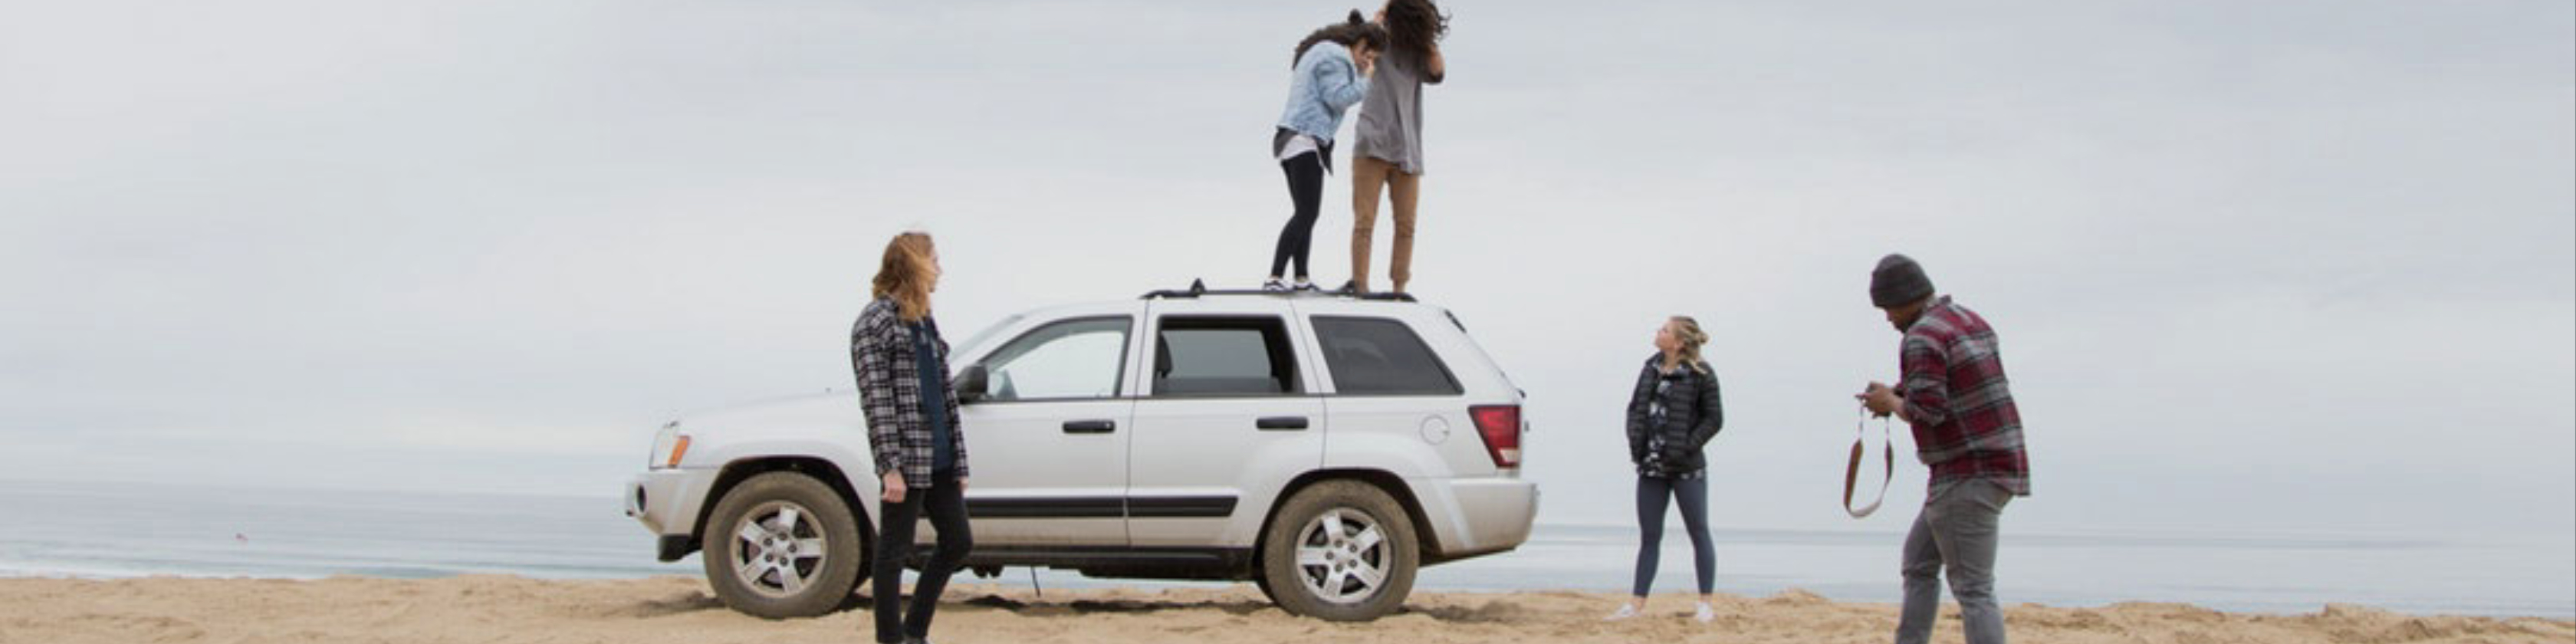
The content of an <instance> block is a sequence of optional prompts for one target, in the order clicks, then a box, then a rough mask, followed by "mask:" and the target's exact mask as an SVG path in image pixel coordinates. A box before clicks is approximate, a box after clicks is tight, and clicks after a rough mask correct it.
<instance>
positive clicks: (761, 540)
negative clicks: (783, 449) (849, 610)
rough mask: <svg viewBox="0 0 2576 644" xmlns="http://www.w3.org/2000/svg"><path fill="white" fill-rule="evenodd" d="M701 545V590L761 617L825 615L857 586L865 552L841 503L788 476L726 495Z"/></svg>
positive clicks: (817, 486) (755, 480) (771, 476)
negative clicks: (703, 587)
mask: <svg viewBox="0 0 2576 644" xmlns="http://www.w3.org/2000/svg"><path fill="white" fill-rule="evenodd" d="M701 541H703V542H704V544H705V545H704V549H705V552H704V553H702V557H703V558H704V559H705V560H706V572H707V585H708V586H711V587H713V588H714V589H715V591H716V597H717V598H718V599H721V600H723V601H724V603H725V605H726V606H729V607H732V608H733V609H734V610H737V611H742V612H743V613H745V614H749V615H753V616H756V617H763V618H768V619H787V618H796V617H814V616H817V615H822V614H825V613H829V612H831V611H832V610H833V609H834V608H838V607H839V606H840V605H841V603H842V602H843V601H844V600H847V599H849V597H850V593H851V591H853V590H855V589H856V588H857V586H858V581H859V577H860V576H861V575H862V574H863V573H865V572H866V569H867V563H868V561H867V559H868V556H867V555H868V550H867V544H866V543H864V542H863V539H862V537H861V535H860V530H859V522H858V521H857V519H856V518H854V517H853V515H852V514H851V510H850V507H849V504H848V503H845V502H843V501H842V500H841V496H840V495H839V494H836V493H834V492H833V491H832V488H831V487H830V486H827V485H824V484H823V482H822V481H818V480H815V479H814V477H811V476H806V475H803V474H798V473H795V472H769V473H766V474H761V475H758V476H753V477H751V478H750V479H749V480H745V481H743V482H742V483H741V484H740V485H736V486H734V488H733V490H732V491H729V492H726V493H725V495H724V499H723V500H722V501H719V502H718V503H717V504H716V509H715V512H714V514H712V515H710V516H709V517H708V520H707V526H706V531H705V533H704V536H703V537H702V539H701Z"/></svg>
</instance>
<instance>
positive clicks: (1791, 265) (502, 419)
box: [0, 0, 2576, 535]
mask: <svg viewBox="0 0 2576 644" xmlns="http://www.w3.org/2000/svg"><path fill="white" fill-rule="evenodd" d="M1448 5H1449V8H1450V9H1451V10H1452V11H1453V12H1454V13H1455V14H1456V22H1455V29H1454V32H1453V33H1452V35H1451V37H1450V38H1449V40H1448V41H1447V45H1446V46H1447V52H1448V58H1449V62H1450V74H1449V83H1448V84H1446V85H1442V86H1438V87H1433V88H1430V89H1428V90H1427V91H1426V92H1425V97H1424V104H1425V106H1424V111H1425V113H1426V117H1425V121H1426V123H1427V128H1426V131H1425V134H1424V138H1425V148H1426V150H1427V159H1426V161H1427V166H1428V169H1429V174H1428V175H1427V176H1426V178H1425V181H1424V193H1423V194H1424V196H1423V198H1422V212H1423V215H1422V223H1421V228H1422V232H1421V235H1422V237H1421V242H1420V246H1419V253H1418V260H1417V266H1416V273H1417V274H1418V278H1417V280H1416V283H1415V287H1416V290H1417V291H1419V292H1420V294H1421V295H1422V296H1423V298H1424V299H1425V300H1427V301H1429V302H1432V303H1435V304H1438V305H1441V306H1444V307H1448V308H1450V309H1452V310H1453V311H1455V312H1456V313H1457V314H1458V315H1459V316H1460V317H1461V318H1462V319H1464V320H1465V322H1466V324H1467V326H1468V327H1469V329H1470V330H1471V331H1473V332H1474V335H1475V336H1476V337H1477V338H1478V339H1479V340H1480V341H1481V342H1482V343H1483V344H1484V346H1485V347H1486V348H1487V349H1488V350H1489V351H1490V352H1491V353H1493V354H1494V356H1495V357H1496V358H1497V359H1498V360H1499V361H1501V362H1502V363H1503V365H1504V367H1505V368H1506V369H1507V370H1508V371H1509V372H1510V374H1511V376H1512V377H1513V378H1514V379H1515V380H1516V381H1518V382H1519V384H1521V385H1522V386H1523V387H1524V388H1525V389H1527V390H1528V391H1529V393H1530V395H1531V398H1530V401H1529V408H1528V413H1529V418H1530V419H1531V422H1532V424H1533V426H1534V428H1535V429H1534V433H1533V434H1532V435H1531V436H1530V437H1529V443H1528V448H1529V457H1528V458H1529V465H1528V468H1527V476H1529V477H1531V478H1533V479H1536V480H1538V481H1540V482H1541V484H1542V485H1543V489H1544V490H1545V491H1546V495H1547V496H1546V503H1545V507H1544V510H1543V518H1544V519H1545V520H1549V521H1582V522H1602V523H1624V522H1626V521H1629V517H1628V516H1627V511H1626V509H1625V508H1626V507H1627V506H1626V502H1625V501H1624V499H1625V497H1626V495H1627V494H1628V489H1629V485H1630V484H1631V474H1630V472H1631V470H1630V468H1629V466H1628V464H1627V463H1626V461H1625V453H1624V452H1623V450H1622V449H1621V448H1622V447H1623V443H1622V441H1623V439H1622V438H1621V437H1620V433H1619V426H1618V422H1619V419H1620V411H1621V406H1622V404H1623V403H1624V402H1625V396H1626V394H1627V387H1628V386H1629V384H1630V383H1631V382H1633V380H1632V378H1633V370H1634V369H1635V368H1636V365H1637V362H1638V361H1639V360H1640V359H1642V358H1643V357H1644V356H1645V355H1646V354H1647V353H1648V352H1649V351H1651V348H1650V347H1649V345H1648V342H1649V339H1650V338H1649V336H1650V334H1651V333H1652V331H1653V329H1654V326H1655V325H1656V324H1657V323H1658V320H1659V319H1660V318H1661V317H1662V316H1664V315H1668V314H1690V315H1695V316H1698V317H1699V318H1700V320H1702V321H1703V323H1704V324H1705V325H1706V326H1707V328H1708V329H1709V330H1710V331H1711V332H1712V333H1713V334H1714V335H1715V336H1716V339H1715V340H1714V341H1713V343H1712V344H1711V346H1710V347H1709V349H1708V355H1709V356H1710V358H1711V359H1712V361H1713V362H1714V363H1715V365H1716V367H1717V369H1718V371H1719V373H1720V375H1721V377H1722V378H1723V379H1724V382H1725V391H1726V404H1727V412H1728V414H1727V417H1728V424H1727V427H1726V430H1725V433H1724V434H1723V435H1722V436H1721V437H1720V438H1719V439H1718V440H1717V441H1716V442H1715V443H1714V445H1713V446H1712V448H1711V456H1712V467H1713V468H1714V474H1713V484H1712V486H1711V487H1712V489H1713V490H1714V491H1715V501H1714V502H1715V504H1716V506H1717V507H1716V515H1717V517H1718V523H1719V525H1720V526H1721V527H1794V528H1834V529H1845V528H1858V529H1878V530H1896V529H1901V527H1902V524H1903V522H1904V521H1906V520H1908V519H1910V517H1911V512H1910V508H1908V505H1910V504H1914V503H1919V501H1920V498H1921V480H1922V477H1923V470H1922V468H1921V466H1919V465H1914V464H1911V463H1903V464H1901V468H1902V469H1900V471H1899V473H1898V485H1897V490H1896V491H1895V492H1894V493H1892V494H1891V498H1890V500H1889V503H1890V504H1891V505H1892V506H1893V507H1896V508H1900V509H1901V510H1900V511H1898V512H1892V513H1889V514H1888V515H1882V516H1880V517H1876V518H1873V519H1871V520H1870V521H1869V522H1867V523H1854V522H1851V521H1850V520H1848V519H1845V518H1843V517H1842V516H1841V514H1840V510H1839V509H1838V508H1837V507H1836V505H1835V503H1836V501H1837V500H1838V499H1837V498H1836V496H1837V494H1838V493H1839V486H1840V477H1841V471H1840V470H1841V467H1842V462H1841V461H1842V458H1843V456H1844V450H1845V447H1846V445H1847V442H1848V441H1849V440H1850V433H1851V431H1852V429H1853V423H1854V419H1855V417H1856V416H1855V413H1854V408H1853V403H1852V402H1851V400H1850V398H1849V394H1850V393H1852V392H1853V391H1855V390H1857V389H1858V388H1859V387H1860V385H1861V384H1862V383H1863V382H1865V381H1867V380H1870V379H1885V378H1889V377H1891V376H1892V375H1893V373H1894V371H1895V347H1896V341H1897V336H1896V334H1895V333H1894V332H1892V331H1891V330H1889V329H1888V328H1887V327H1886V325H1885V323H1884V322H1883V321H1882V320H1881V319H1880V317H1879V314H1878V312H1877V311H1876V310H1874V309H1871V308H1869V306H1868V302H1867V297H1866V293H1865V291H1866V282H1867V273H1868V270H1869V268H1870V266H1871V264H1872V262H1873V261H1874V260H1875V259H1876V258H1877V257H1878V256H1879V255H1881V254H1884V253H1887V252H1891V251H1902V252H1906V253H1909V254H1912V255H1913V256H1915V257H1916V258H1918V259H1920V260H1921V261H1922V262H1923V263H1924V264H1925V266H1926V267H1927V268H1928V270H1929V271H1930V273H1931V275H1932V278H1933V280H1934V281H1935V282H1936V283H1937V284H1938V285H1939V287H1940V289H1941V290H1942V291H1943V292H1945V293H1950V294H1953V295H1955V296H1956V297H1957V298H1958V300H1959V301H1961V302H1963V303H1965V304H1967V305H1969V306H1971V307H1974V308H1976V309H1978V310H1979V311H1981V312H1982V313H1984V314H1985V315H1986V316H1987V317H1988V318H1989V319H1990V320H1992V322H1993V323H1994V324H1995V326H1996V327H1997V329H1998V330H1999V332H2000V334H2001V336H2002V343H2003V348H2004V355H2005V360H2006V364H2007V368H2008V369H2009V371H2010V373H2011V375H2012V377H2013V381H2014V389H2015V393H2016V394H2017V396H2018V398H2019V401H2020V403H2021V405H2022V410H2023V413H2024V416H2025V419H2026V422H2027V423H2028V427H2027V432H2028V436H2029V441H2030V445H2031V461H2032V467H2033V469H2034V477H2035V487H2036V491H2037V496H2036V497H2034V498H2032V499H2027V500H2025V501H2023V502H2018V503H2016V504H2015V505H2014V507H2013V511H2012V513H2011V514H2012V515H2013V518H2012V522H2013V523H2014V525H2015V528H2014V529H2016V530H2022V529H2029V530H2092V529H2147V530H2155V529H2172V530H2204V529H2226V530H2370V531H2395V532H2414V533H2428V534H2443V533H2456V534H2464V535H2465V534H2472V533H2485V532H2491V531H2503V532H2516V533H2535V534H2569V533H2576V509H2571V508H2576V411H2571V410H2576V178H2571V177H2576V116H2571V114H2576V5H2571V4H2569V3H2567V2H2560V1H2534V2H2504V1H2498V2H2446V3H2427V2H2348V1H2341V0H2337V1H2316V2H2266V3H2226V2H2206V3H2181V2H2164V1H2154V2H2129V3H2109V2H2103V3H2038V2H2027V3H1982V2H1971V3H1938V4H1924V3H1884V4H1877V5H1874V6H1855V5H1851V4H1847V3H1810V2H1787V1H1780V2H1756V3H1698V2H1675V3H1637V4H1630V3H1608V4H1602V3H1592V4H1576V3H1496V2H1476V1H1472V0H1455V1H1453V2H1450V3H1448ZM1347 8H1348V7H1347V6H1346V5H1343V4H1332V3H1318V2H1293V3H1289V2H1265V3H1258V4H1253V3H1199V2H1164V3H1073V2H1027V3H992V2H937V3H918V2H916V3H891V2H887V3H874V2H869V3H859V2H724V1H714V0H682V1H657V0H548V1H544V2H526V1H508V2H504V1H498V0H466V1H456V2H421V3H383V2H361V3H352V2H340V1H332V0H245V1H223V2H190V3H166V2H140V1H132V0H99V1H84V2H37V1H34V0H0V299H5V301H6V302H7V306H6V307H5V308H4V309H0V479H44V480H145V481H179V482H190V483H200V482H202V483H212V484H226V485H257V486H273V485H315V486H323V487H335V488H353V489H382V488H398V489H461V490H476V491H504V492H528V493H545V494H594V495H598V496H600V497H601V498H602V499H603V501H602V503H603V508H604V509H603V511H604V512H606V511H613V510H610V509H606V508H612V507H613V502H612V501H609V500H607V499H610V498H611V495H612V494H613V493H614V492H615V489H616V486H617V485H619V484H620V482H622V481H623V480H624V478H625V477H627V476H628V475H630V474H631V473H633V472H634V471H635V470H636V469H638V468H639V467H640V466H641V464H642V462H643V459H644V456H643V452H644V450H645V445H646V443H647V442H649V438H650V433H651V431H652V430H653V428H654V427H655V426H657V425H658V424H659V423H661V422H662V421H664V420H667V419H668V418H670V417H671V416H672V415H674V414H678V413H683V412H686V411H689V410H696V409H704V408H710V407H718V406H723V405H727V404H732V403H738V402H742V401H747V400H756V399H761V398H770V397H775V396H781V395H790V394H797V393H806V392H818V391H821V390H823V389H825V388H842V389H844V390H846V388H847V387H848V383H849V380H850V376H849V373H848V362H847V361H848V357H847V354H846V353H845V351H846V341H847V328H848V324H849V320H850V318H851V317H853V316H854V315H855V314H856V313H857V311H858V310H859V308H860V307H861V306H862V305H863V304H864V299H865V297H866V284H865V282H866V280H867V278H868V276H869V274H870V273H871V272H872V271H873V269H874V260H875V257H876V255H877V253H878V252H879V250H880V248H881V247H882V245H883V243H884V241H885V239H886V238H887V237H888V236H889V235H892V234H893V233H895V232H898V231H900V230H903V229H906V228H913V227H921V228H926V229H928V230H930V231H932V232H933V233H934V234H936V235H937V236H938V237H939V239H940V242H941V249H942V253H943V255H944V257H945V260H946V261H945V263H946V265H947V269H948V275H947V279H946V281H945V282H944V283H943V285H942V286H943V288H942V291H941V294H940V299H939V301H938V307H939V313H940V317H941V319H942V321H943V323H944V324H946V325H947V326H949V327H950V328H951V329H955V330H958V331H957V332H958V333H959V337H963V332H964V331H966V330H972V329H978V328H981V327H983V326H984V325H986V324H988V323H990V322H992V321H994V320H996V319H998V318H999V317H1001V316H1003V315H1007V314H1009V313H1012V312H1015V311H1018V310H1022V309H1026V308H1030V307H1035V306H1041V305H1048V304H1060V303H1069V302H1081V301H1095V300H1104V299H1123V298H1132V297H1134V296H1135V295H1137V294H1139V293H1142V292H1144V291H1146V290H1149V289H1154V288H1163V287H1175V286H1180V285H1184V284H1186V283H1188V282H1189V280H1190V279H1192V278H1195V277H1205V278H1208V279H1209V280H1210V281H1211V282H1212V283H1215V284H1220V285H1227V284H1231V285H1250V284H1252V283H1253V282H1254V281H1255V280H1257V279H1258V278H1259V277H1260V276H1261V274H1262V273H1263V272H1264V269H1266V264H1267V260H1268V253H1269V248H1270V245H1271V243H1272V241H1273V235H1274V234H1275V233H1276V231H1277V229H1278V225H1279V223H1280V222H1281V221H1282V220H1283V219H1284V218H1285V216H1286V215H1287V211H1288V205H1287V199H1286V195H1285V190H1284V189H1283V187H1282V181H1281V179H1280V176H1279V171H1278V168H1277V166H1276V165H1275V164H1274V163H1272V162H1271V161H1269V160H1268V159H1267V158H1266V154H1267V151H1268V148H1267V146H1268V141H1269V131H1270V127H1271V124H1272V123H1273V122H1275V120H1276V119H1277V117H1278V113H1279V109H1280V104H1281V102H1282V99H1283V97H1284V95H1285V91H1286V81H1287V76H1288V62H1289V60H1288V59H1289V51H1290V47H1291V46H1292V45H1293V44H1294V42H1295V41H1296V40H1297V38H1299V37H1300V36H1302V35H1303V34H1304V33H1305V32H1306V31H1307V30H1309V29H1312V28H1314V27H1316V26H1320V25H1322V24H1324V23H1325V22H1328V21H1330V20H1333V19H1335V18H1336V17H1338V16H1339V15H1340V14H1341V13H1342V12H1343V11H1344V10H1345V9H1347ZM1345 162H1346V160H1345ZM1347 195H1348V186H1347V183H1345V182H1344V181H1343V179H1342V178H1341V177H1335V178H1334V179H1332V180H1331V181H1330V182H1328V184H1327V188H1326V198H1325V200H1324V204H1325V206H1326V208H1325V209H1324V212H1323V217H1322V223H1321V224H1320V225H1319V226H1318V228H1317V236H1318V242H1317V244H1316V248H1317V251H1316V253H1315V258H1314V265H1315V266H1316V267H1317V273H1318V277H1319V278H1320V279H1321V280H1322V281H1325V282H1328V283H1339V282H1340V281H1341V280H1343V279H1345V278H1347V277H1348V275H1347V269H1346V268H1344V267H1345V266H1346V265H1347V261H1348V260H1347V259H1346V251H1345V250H1344V247H1345V246H1346V244H1344V243H1343V242H1341V241H1340V240H1342V239H1344V237H1343V236H1344V235H1346V234H1347V230H1348V228H1349V225H1350V214H1349V212H1348V208H1347V206H1346V205H1345V204H1346V203H1347V199H1348V197H1347ZM1381 237H1383V233H1382V234H1381ZM1383 252H1384V251H1382V250H1381V251H1380V253H1381V254H1380V257H1381V261H1383V257H1384V255H1383ZM1901 432H1902V430H1901V429H1900V434H1901ZM853 440H858V438H857V437H853ZM1900 440H1901V439H1900ZM1899 449H1900V450H1908V451H1910V449H1911V448H1910V446H1907V445H1905V444H1904V443H1902V442H1900V444H1899ZM1605 498H1607V499H1619V500H1620V501H1619V502H1616V503H1601V502H1596V501H1598V500H1599V499H1605Z"/></svg>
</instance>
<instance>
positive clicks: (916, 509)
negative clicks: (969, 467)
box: [871, 470, 975, 644]
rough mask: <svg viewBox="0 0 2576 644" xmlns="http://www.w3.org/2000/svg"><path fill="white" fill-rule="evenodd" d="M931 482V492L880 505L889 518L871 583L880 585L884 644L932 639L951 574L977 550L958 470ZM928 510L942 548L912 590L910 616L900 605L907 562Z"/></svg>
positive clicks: (880, 527) (881, 524)
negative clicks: (933, 623) (907, 638)
mask: <svg viewBox="0 0 2576 644" xmlns="http://www.w3.org/2000/svg"><path fill="white" fill-rule="evenodd" d="M930 481H931V487H930V489H927V490H925V489H921V488H913V489H911V490H908V491H906V492H905V493H904V496H903V502H902V503H887V504H883V505H882V506H881V509H882V512H881V513H882V514H884V515H885V516H884V517H883V520H881V521H878V522H877V560H876V571H875V577H874V581H873V582H871V583H873V584H874V585H875V586H876V588H875V590H874V592H875V593H876V596H875V597H874V599H875V601H876V613H877V641H879V642H885V643H886V644H895V643H897V642H902V641H903V639H904V637H905V636H907V635H909V636H911V637H919V638H927V637H930V616H931V613H932V612H934V611H937V610H939V593H941V592H942V591H945V590H947V589H948V576H949V575H951V574H955V573H956V572H957V565H958V564H960V563H964V562H965V561H966V553H967V552H970V551H973V550H974V549H975V535H974V533H973V532H972V531H970V530H969V529H968V528H967V527H966V491H965V490H961V489H958V487H957V472H956V471H954V470H940V471H936V472H931V473H930ZM924 512H928V513H929V515H930V527H931V528H932V529H934V530H937V531H939V547H938V549H937V550H934V551H932V552H931V556H930V565H929V566H928V567H925V568H922V569H921V581H920V583H918V584H915V585H914V586H913V587H912V610H911V611H909V612H906V611H903V610H902V609H901V606H900V603H901V601H902V596H903V561H904V560H905V559H909V558H911V557H912V536H913V524H914V523H915V522H917V521H919V520H920V519H921V516H922V514H923V513H924Z"/></svg>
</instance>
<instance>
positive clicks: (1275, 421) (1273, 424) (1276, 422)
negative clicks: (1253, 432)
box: [1252, 416, 1306, 431]
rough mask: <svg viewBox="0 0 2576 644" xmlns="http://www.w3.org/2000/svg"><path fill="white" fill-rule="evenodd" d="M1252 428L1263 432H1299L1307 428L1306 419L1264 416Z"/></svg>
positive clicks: (1254, 422)
mask: <svg viewBox="0 0 2576 644" xmlns="http://www.w3.org/2000/svg"><path fill="white" fill-rule="evenodd" d="M1252 426H1253V427H1255V428H1259V429H1261V430H1262V431H1277V430H1299V429H1305V428H1306V417H1304V416H1264V417H1262V418H1261V419H1260V420H1256V421H1252Z"/></svg>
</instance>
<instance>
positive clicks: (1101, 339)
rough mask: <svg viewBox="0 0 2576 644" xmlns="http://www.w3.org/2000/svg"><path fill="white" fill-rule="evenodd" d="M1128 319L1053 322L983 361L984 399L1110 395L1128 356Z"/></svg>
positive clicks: (1115, 392) (1115, 386)
mask: <svg viewBox="0 0 2576 644" xmlns="http://www.w3.org/2000/svg"><path fill="white" fill-rule="evenodd" d="M1127 323H1128V319H1127V318H1098V319H1088V320H1067V321H1064V322H1057V323H1055V324H1049V325H1046V326H1043V327H1038V329H1037V330H1035V331H1030V332H1028V333H1027V334H1024V335H1021V336H1020V337H1018V338H1014V339H1012V340H1011V343H1010V344H1008V345H1003V347H1002V348H1001V349H1000V350H998V351H994V352H993V355H992V356H991V357H988V358H985V359H984V371H985V381H984V389H985V391H987V392H988V394H989V395H988V396H987V397H986V399H988V400H1033V399H1047V398H1109V397H1113V396H1117V395H1118V381H1119V379H1120V376H1121V375H1123V374H1122V369H1123V367H1124V366H1125V365H1126V357H1127V325H1128V324H1127Z"/></svg>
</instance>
